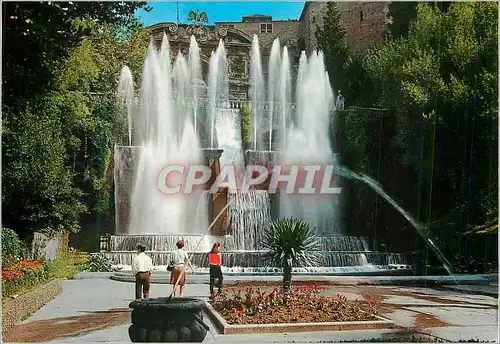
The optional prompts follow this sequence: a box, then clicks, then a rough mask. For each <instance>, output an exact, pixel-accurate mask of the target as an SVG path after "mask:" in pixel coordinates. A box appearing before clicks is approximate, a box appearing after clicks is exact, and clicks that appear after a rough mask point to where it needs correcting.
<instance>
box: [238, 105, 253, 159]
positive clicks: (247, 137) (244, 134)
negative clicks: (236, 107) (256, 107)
mask: <svg viewBox="0 0 500 344" xmlns="http://www.w3.org/2000/svg"><path fill="white" fill-rule="evenodd" d="M240 126H241V142H242V145H243V151H246V150H248V149H250V145H251V142H252V112H251V110H250V107H249V106H248V104H247V103H243V106H242V107H241V118H240Z"/></svg>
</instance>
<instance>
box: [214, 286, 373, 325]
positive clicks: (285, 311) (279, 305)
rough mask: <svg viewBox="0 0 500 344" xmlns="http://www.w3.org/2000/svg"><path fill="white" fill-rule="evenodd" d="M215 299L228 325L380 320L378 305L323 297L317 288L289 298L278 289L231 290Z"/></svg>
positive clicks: (293, 292)
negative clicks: (268, 290) (267, 290)
mask: <svg viewBox="0 0 500 344" xmlns="http://www.w3.org/2000/svg"><path fill="white" fill-rule="evenodd" d="M230 294H231V295H229V294H227V293H221V294H218V295H214V296H212V298H211V300H210V304H211V305H212V307H213V308H214V309H215V310H216V311H217V312H218V313H219V314H220V315H221V316H222V317H223V318H224V320H225V321H227V323H228V324H231V325H234V324H284V323H320V322H352V321H376V320H379V318H378V317H377V303H376V302H368V303H362V302H360V301H348V300H347V298H346V297H345V296H344V295H341V294H337V295H336V296H335V297H325V296H321V288H319V287H317V286H305V287H295V288H292V289H291V290H290V292H289V293H288V295H286V296H285V295H284V294H283V293H282V291H281V290H278V289H277V288H275V289H274V290H272V291H270V292H267V293H266V292H263V291H261V290H260V289H259V288H257V289H254V288H246V289H245V290H244V291H243V290H242V289H236V290H231V291H230Z"/></svg>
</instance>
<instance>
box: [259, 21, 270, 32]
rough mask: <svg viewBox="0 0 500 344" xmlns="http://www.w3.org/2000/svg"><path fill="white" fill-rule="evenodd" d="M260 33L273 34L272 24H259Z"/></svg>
mask: <svg viewBox="0 0 500 344" xmlns="http://www.w3.org/2000/svg"><path fill="white" fill-rule="evenodd" d="M260 33H273V24H271V23H266V24H260Z"/></svg>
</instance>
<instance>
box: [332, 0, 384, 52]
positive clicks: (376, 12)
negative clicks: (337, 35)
mask: <svg viewBox="0 0 500 344" xmlns="http://www.w3.org/2000/svg"><path fill="white" fill-rule="evenodd" d="M338 6H339V9H340V10H341V13H342V24H343V26H344V27H345V29H346V36H345V38H346V42H347V45H348V46H349V48H350V49H351V51H352V52H353V53H355V54H364V53H366V52H367V51H368V50H369V49H372V48H374V47H376V46H378V45H379V44H381V43H382V42H383V40H384V36H385V33H386V31H387V24H388V13H389V2H388V1H384V2H338Z"/></svg>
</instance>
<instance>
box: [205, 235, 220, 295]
mask: <svg viewBox="0 0 500 344" xmlns="http://www.w3.org/2000/svg"><path fill="white" fill-rule="evenodd" d="M208 263H209V264H210V295H214V285H215V280H216V279H217V280H218V282H219V283H218V284H217V286H218V287H219V293H220V292H221V288H222V279H223V278H222V269H221V266H222V255H221V253H220V243H218V242H216V243H215V244H214V246H213V247H212V251H210V253H209V254H208Z"/></svg>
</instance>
